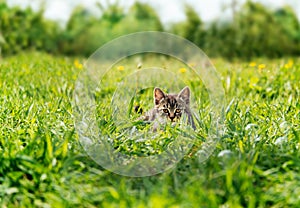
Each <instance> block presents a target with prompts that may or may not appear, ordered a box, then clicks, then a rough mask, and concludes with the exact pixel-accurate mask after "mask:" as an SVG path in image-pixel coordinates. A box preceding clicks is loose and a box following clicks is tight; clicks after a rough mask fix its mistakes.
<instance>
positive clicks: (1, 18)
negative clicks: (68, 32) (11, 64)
mask: <svg viewBox="0 0 300 208" xmlns="http://www.w3.org/2000/svg"><path fill="white" fill-rule="evenodd" d="M60 32H61V31H60V28H59V26H58V24H57V23H55V22H51V21H48V20H45V19H44V18H43V10H41V11H38V12H34V11H33V10H32V9H30V8H27V9H25V10H23V9H20V8H18V7H14V8H10V7H8V6H7V5H6V4H5V3H0V34H2V36H3V41H1V42H0V44H1V47H2V49H3V53H4V54H8V55H9V54H14V53H18V52H20V51H22V50H24V49H36V50H45V51H49V52H57V50H58V48H57V44H56V41H57V39H58V36H59V34H60Z"/></svg>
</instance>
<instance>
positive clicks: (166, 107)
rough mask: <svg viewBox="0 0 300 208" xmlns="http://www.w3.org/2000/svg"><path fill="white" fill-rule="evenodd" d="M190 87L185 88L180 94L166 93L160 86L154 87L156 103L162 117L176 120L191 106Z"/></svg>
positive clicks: (172, 120)
mask: <svg viewBox="0 0 300 208" xmlns="http://www.w3.org/2000/svg"><path fill="white" fill-rule="evenodd" d="M189 103H190V88H189V87H185V88H183V89H182V90H181V91H180V92H179V93H178V94H170V95H168V94H166V93H164V92H163V91H162V90H161V89H160V88H155V89H154V104H155V108H156V109H157V110H158V112H159V115H160V116H161V117H164V118H167V119H168V120H170V121H171V122H175V121H177V120H178V119H180V118H181V115H182V113H183V112H185V110H186V109H187V108H188V107H189Z"/></svg>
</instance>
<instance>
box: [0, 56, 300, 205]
mask: <svg viewBox="0 0 300 208" xmlns="http://www.w3.org/2000/svg"><path fill="white" fill-rule="evenodd" d="M151 61H152V62H153V63H154V62H155V65H156V66H157V65H160V64H161V63H160V59H157V60H155V59H151ZM84 62H85V60H84V59H83V58H68V57H63V56H52V55H48V54H45V53H40V52H26V53H25V52H24V53H21V54H19V55H15V56H10V57H7V58H2V59H1V60H0V206H1V207H75V206H77V207H173V208H175V207H299V206H300V151H299V148H300V102H299V97H300V83H299V80H300V59H299V58H281V59H273V60H270V59H265V58H259V59H255V60H252V61H251V62H249V61H240V60H236V61H233V62H228V61H226V60H223V59H221V58H216V59H213V60H212V62H213V64H214V65H215V67H216V69H217V70H218V73H219V75H220V77H221V80H222V84H223V87H224V90H225V93H226V104H225V105H226V108H225V124H224V134H223V135H222V137H221V138H220V139H219V141H218V143H217V145H216V148H215V150H214V151H213V153H212V155H211V156H210V157H209V158H208V159H207V160H206V161H204V162H199V158H198V157H197V151H198V147H199V145H201V139H203V138H204V139H205V129H206V128H209V126H208V124H207V122H206V121H205V118H206V116H205V115H206V114H205V113H207V112H203V113H202V114H201V115H204V116H203V120H200V121H199V122H198V128H199V130H197V134H198V137H197V138H199V143H196V145H195V146H194V147H193V148H192V149H191V150H190V152H189V153H188V154H186V155H185V157H184V158H183V159H182V160H180V162H179V163H178V164H177V165H176V167H174V168H173V169H171V170H168V171H166V172H163V173H160V174H158V175H154V176H149V177H125V176H120V175H117V174H115V173H112V172H110V171H108V170H106V169H104V168H102V167H100V166H99V165H98V164H96V163H95V161H93V160H92V159H91V158H90V157H89V156H88V155H87V154H86V152H85V151H84V150H83V147H82V146H81V144H80V142H79V138H78V135H77V132H76V129H75V127H74V116H73V108H72V102H73V91H74V86H75V82H76V80H77V78H78V76H80V73H81V72H82V71H83V70H84V67H83V65H82V64H83V63H84ZM165 62H166V63H167V64H168V60H165ZM129 64H130V63H129ZM149 64H151V63H149ZM161 65H163V64H161ZM161 67H164V66H161ZM183 67H184V66H180V65H178V72H179V73H181V74H182V76H187V72H186V71H185V70H184V68H183ZM128 68H130V67H128V63H122V65H120V66H116V67H115V72H114V73H116V74H117V73H122V71H124V70H127V69H128ZM109 77H110V78H109V79H107V80H109V81H107V82H106V85H107V93H108V94H109V93H112V89H111V83H115V82H117V80H113V78H112V77H114V76H109ZM193 89H196V88H193V87H192V90H193ZM146 95H147V93H146ZM97 96H98V97H100V98H101V97H103V96H105V95H102V94H99V95H97ZM194 96H195V99H197V97H198V96H204V97H205V96H206V95H205V94H201V93H198V92H196V93H195V95H194ZM104 98H105V97H104ZM142 100H143V99H142ZM141 102H143V101H141ZM102 103H103V102H102ZM142 104H145V103H142ZM145 105H146V107H147V103H146V104H145ZM205 105H206V104H205V103H203V105H200V107H201V109H197V110H199V111H201V112H202V111H205V110H203V109H205ZM148 107H149V106H148ZM103 108H104V109H105V106H103ZM101 112H102V113H108V111H106V110H105V111H104V112H103V111H101V110H100V113H101ZM103 118H105V119H106V120H104V121H102V120H100V121H99V127H100V128H101V125H103V126H105V125H108V126H109V125H110V120H109V119H110V118H109V116H106V117H103ZM103 126H102V127H103ZM103 128H104V127H103ZM113 132H114V129H113V130H111V132H109V133H113ZM171 133H172V132H171ZM168 134H170V132H168ZM167 136H168V135H165V137H164V138H167ZM155 142H156V140H155V141H154V142H152V145H156V149H155V150H154V151H153V152H150V154H156V153H157V152H159V151H162V149H160V148H161V147H160V145H159V144H161V142H163V141H162V140H157V142H158V143H157V144H155ZM159 142H160V143H159ZM163 144H164V143H163ZM117 146H118V147H117V148H118V150H119V151H127V152H132V153H133V154H136V155H139V154H145V150H144V149H140V148H141V147H144V146H143V145H141V146H137V145H136V144H135V142H134V141H130V142H129V143H126V142H124V141H123V140H119V144H118V145H117ZM146 153H147V152H146Z"/></svg>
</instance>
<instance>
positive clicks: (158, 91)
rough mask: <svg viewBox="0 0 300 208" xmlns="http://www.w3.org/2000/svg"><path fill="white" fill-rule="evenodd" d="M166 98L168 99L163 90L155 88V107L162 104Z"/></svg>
mask: <svg viewBox="0 0 300 208" xmlns="http://www.w3.org/2000/svg"><path fill="white" fill-rule="evenodd" d="M165 97H166V95H165V93H164V92H163V91H162V90H161V89H159V88H158V87H155V89H154V103H155V105H158V104H159V103H160V101H161V100H162V99H163V98H165Z"/></svg>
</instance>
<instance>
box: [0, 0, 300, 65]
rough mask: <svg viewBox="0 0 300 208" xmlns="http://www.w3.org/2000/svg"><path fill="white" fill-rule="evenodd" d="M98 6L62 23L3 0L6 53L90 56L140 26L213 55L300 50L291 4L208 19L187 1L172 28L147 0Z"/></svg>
mask: <svg viewBox="0 0 300 208" xmlns="http://www.w3.org/2000/svg"><path fill="white" fill-rule="evenodd" d="M95 6H97V7H98V8H99V10H100V11H101V15H100V16H95V15H93V14H91V12H90V11H89V10H87V9H85V8H84V7H81V6H79V7H77V8H75V9H74V10H73V13H72V15H71V17H70V19H69V21H68V22H67V24H66V27H65V28H62V27H60V26H59V24H58V23H57V22H53V21H50V20H46V19H44V18H43V13H44V10H43V9H41V10H40V11H38V12H34V11H32V10H31V9H30V8H27V9H25V10H24V9H20V8H18V7H8V6H7V5H6V3H0V37H1V35H2V37H1V40H0V46H1V47H2V51H3V54H5V55H9V54H15V53H18V52H19V51H21V50H24V49H37V50H44V51H48V52H51V53H60V54H66V55H85V56H88V55H90V54H91V53H93V52H94V51H95V50H96V49H97V48H98V47H100V46H101V45H103V44H105V43H106V42H108V41H110V40H112V39H114V38H116V37H118V36H121V35H124V34H128V33H132V32H138V31H167V32H172V33H174V34H177V35H180V36H182V37H184V38H186V39H188V40H190V41H192V42H193V43H195V44H196V45H198V46H199V47H200V48H202V49H203V50H204V51H205V52H206V53H208V55H209V56H223V57H225V58H230V59H231V58H235V57H237V58H246V59H250V58H252V57H261V56H266V57H282V56H297V55H299V54H300V23H299V20H298V18H297V16H296V14H295V12H294V10H293V8H291V7H289V6H283V7H282V8H279V9H277V10H271V9H269V8H267V7H266V6H264V5H262V4H261V3H258V2H252V1H247V2H246V3H245V4H243V5H241V6H240V7H239V9H237V10H235V11H234V17H233V18H232V20H230V21H229V20H228V21H223V20H221V19H217V20H215V21H214V22H211V23H204V22H203V21H202V20H201V18H200V16H199V14H198V13H197V12H196V11H195V10H194V8H193V7H192V5H186V7H185V14H186V19H185V20H184V21H182V22H179V23H174V24H173V25H171V27H170V28H169V29H168V30H166V29H165V28H164V27H163V25H162V23H161V21H160V19H159V16H158V15H157V13H156V11H155V10H154V9H153V8H152V7H151V6H149V5H148V4H147V3H141V2H135V3H134V4H133V5H132V6H131V7H130V8H129V9H128V10H126V9H125V8H124V7H122V6H121V5H120V4H119V3H118V1H117V2H116V3H109V2H108V5H105V6H104V5H102V4H100V3H97V5H95Z"/></svg>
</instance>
